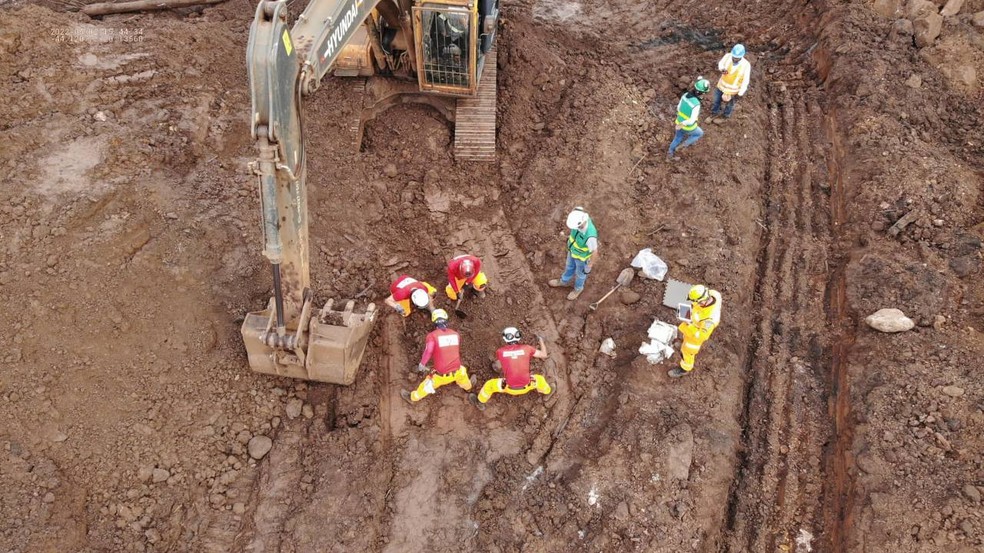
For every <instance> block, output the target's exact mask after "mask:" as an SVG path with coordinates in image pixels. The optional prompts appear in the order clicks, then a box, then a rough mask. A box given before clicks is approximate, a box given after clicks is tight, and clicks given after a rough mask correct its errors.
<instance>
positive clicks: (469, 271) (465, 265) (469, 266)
mask: <svg viewBox="0 0 984 553" xmlns="http://www.w3.org/2000/svg"><path fill="white" fill-rule="evenodd" d="M459 268H460V269H461V274H463V275H465V277H466V278H471V277H473V276H475V263H473V262H472V260H471V259H466V260H464V261H462V262H461V266H460V267H459Z"/></svg>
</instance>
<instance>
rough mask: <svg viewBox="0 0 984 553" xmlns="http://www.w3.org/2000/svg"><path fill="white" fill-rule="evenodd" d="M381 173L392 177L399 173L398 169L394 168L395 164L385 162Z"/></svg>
mask: <svg viewBox="0 0 984 553" xmlns="http://www.w3.org/2000/svg"><path fill="white" fill-rule="evenodd" d="M383 174H384V175H386V176H387V177H389V178H393V177H395V176H396V175H397V174H399V171H398V170H397V168H396V164H395V163H387V164H386V166H384V167H383Z"/></svg>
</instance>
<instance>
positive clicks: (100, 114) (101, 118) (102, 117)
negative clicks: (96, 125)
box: [92, 111, 107, 123]
mask: <svg viewBox="0 0 984 553" xmlns="http://www.w3.org/2000/svg"><path fill="white" fill-rule="evenodd" d="M92 118H93V119H95V120H96V121H99V122H100V123H102V122H105V121H106V119H107V118H106V114H105V113H103V112H101V111H97V112H96V113H95V114H93V115H92Z"/></svg>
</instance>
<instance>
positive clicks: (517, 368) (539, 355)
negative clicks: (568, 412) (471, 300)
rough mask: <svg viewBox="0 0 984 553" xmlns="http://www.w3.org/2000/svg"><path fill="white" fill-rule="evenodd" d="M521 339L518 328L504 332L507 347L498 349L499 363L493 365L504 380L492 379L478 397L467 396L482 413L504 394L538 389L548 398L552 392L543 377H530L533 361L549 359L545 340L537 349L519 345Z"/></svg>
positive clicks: (539, 338) (540, 339) (541, 339)
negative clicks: (497, 395) (496, 398)
mask: <svg viewBox="0 0 984 553" xmlns="http://www.w3.org/2000/svg"><path fill="white" fill-rule="evenodd" d="M522 337H523V336H522V334H520V332H519V329H518V328H515V327H512V326H511V327H509V328H506V329H505V330H503V331H502V339H503V341H505V342H506V345H505V346H503V347H501V348H499V350H498V351H497V352H496V353H495V357H496V361H495V363H494V364H493V365H494V367H495V368H496V370H501V371H502V375H503V378H493V379H491V380H489V381H487V382H486V383H485V385H484V386H482V389H481V390H480V391H479V392H478V395H477V396H476V395H475V394H471V395H469V396H468V399H469V400H471V402H472V403H474V404H475V406H476V407H478V408H479V409H481V410H482V411H484V410H485V404H486V403H488V401H489V399H491V398H492V395H493V394H498V393H503V394H509V395H511V396H521V395H523V394H528V393H529V392H532V391H533V390H536V391H537V392H539V393H541V394H544V395H547V394H549V393H550V392H552V391H553V390H552V389H551V388H550V384H548V383H547V379H546V378H544V377H543V375H540V374H534V375H531V374H530V362H531V361H532V360H533V359H534V358H536V359H546V358H547V346H546V344H544V343H543V338H541V337H539V336H537V340H538V341H539V342H540V347H539V348H535V347H533V346H530V345H526V344H520V343H519V341H520V340H521V339H522Z"/></svg>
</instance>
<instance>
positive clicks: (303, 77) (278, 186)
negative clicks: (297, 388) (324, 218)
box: [242, 0, 379, 384]
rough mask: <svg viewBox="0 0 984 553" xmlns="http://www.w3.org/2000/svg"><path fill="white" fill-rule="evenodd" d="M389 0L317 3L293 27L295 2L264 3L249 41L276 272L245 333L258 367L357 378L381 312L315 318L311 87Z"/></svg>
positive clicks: (267, 237)
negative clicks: (307, 129) (305, 116)
mask: <svg viewBox="0 0 984 553" xmlns="http://www.w3.org/2000/svg"><path fill="white" fill-rule="evenodd" d="M378 1H379V0H344V1H342V2H338V1H336V0H313V1H312V2H311V3H310V4H309V5H308V7H307V9H305V10H304V13H302V14H301V15H300V17H299V18H298V23H297V24H296V25H295V26H294V28H293V29H292V30H288V29H287V3H286V1H284V0H277V1H270V0H263V1H261V2H260V4H259V6H257V9H256V15H255V17H254V19H253V25H252V27H251V28H250V35H249V43H248V45H247V54H246V55H247V67H248V72H249V79H250V89H251V92H252V121H251V133H252V136H253V139H254V140H255V141H256V146H257V150H258V156H257V159H256V161H255V162H253V163H252V164H251V168H252V170H253V172H254V173H255V174H256V175H257V179H258V183H259V191H260V206H261V212H262V220H263V255H264V256H265V257H266V258H267V259H268V260H269V261H270V264H271V267H272V271H273V292H274V297H273V298H271V301H270V305H269V306H268V307H267V309H266V310H264V311H260V312H254V313H249V314H248V315H247V316H246V319H245V320H244V321H243V327H242V334H243V341H244V343H245V345H246V350H247V354H248V356H249V362H250V366H251V367H252V368H253V370H256V371H259V372H265V373H272V374H280V375H285V376H292V377H296V378H306V379H311V380H322V381H326V382H335V383H342V384H350V383H351V382H352V380H354V376H355V370H356V369H357V368H358V365H359V362H360V361H361V358H362V353H363V351H364V350H365V344H366V341H367V340H368V335H369V331H370V330H371V327H372V322H373V321H374V318H375V310H374V306H373V305H371V304H370V305H369V308H368V309H367V312H366V313H365V314H356V313H354V312H353V311H352V308H353V306H354V303H353V302H349V304H348V305H347V306H346V308H345V310H344V311H340V312H333V311H332V310H331V306H332V303H331V302H329V303H328V304H327V305H326V306H325V307H324V308H323V309H322V310H321V312H320V314H317V315H315V313H313V311H314V309H313V307H312V301H313V298H312V295H313V294H312V293H311V290H310V281H311V277H310V267H309V262H308V250H309V239H308V212H307V187H306V178H307V170H306V166H307V164H306V158H305V152H304V143H303V135H302V130H303V129H302V126H303V125H302V118H301V92H302V91H305V92H313V91H314V90H315V89H316V88H317V83H318V82H320V79H321V78H322V77H323V76H324V74H325V73H326V72H327V71H328V70H329V69H330V67H331V65H332V63H333V62H334V61H335V59H336V57H337V56H338V54H339V53H340V52H341V49H342V47H343V46H344V45H345V43H346V42H347V41H348V40H349V39H350V38H351V37H352V35H353V34H355V32H356V31H357V30H358V28H359V26H360V25H361V24H362V22H363V21H364V20H365V19H366V17H368V16H369V14H370V12H371V11H372V9H373V7H374V6H375V5H376V3H377V2H378Z"/></svg>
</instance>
